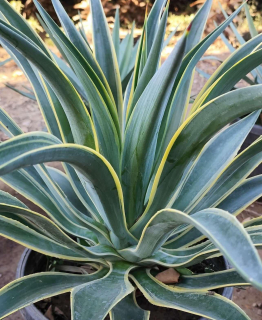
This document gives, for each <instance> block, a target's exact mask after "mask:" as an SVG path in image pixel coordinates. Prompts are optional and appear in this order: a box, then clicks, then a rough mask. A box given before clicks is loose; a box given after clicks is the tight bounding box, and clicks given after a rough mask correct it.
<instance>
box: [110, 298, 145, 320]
mask: <svg viewBox="0 0 262 320" xmlns="http://www.w3.org/2000/svg"><path fill="white" fill-rule="evenodd" d="M127 315H128V319H129V320H137V319H139V320H149V317H150V311H146V310H143V309H141V308H140V307H139V306H138V304H137V302H136V297H135V292H133V293H130V294H129V295H128V296H126V297H125V298H124V299H122V300H121V301H119V302H118V304H117V305H116V306H115V307H114V308H113V309H112V310H111V312H110V317H111V320H123V319H125V318H126V316H127Z"/></svg>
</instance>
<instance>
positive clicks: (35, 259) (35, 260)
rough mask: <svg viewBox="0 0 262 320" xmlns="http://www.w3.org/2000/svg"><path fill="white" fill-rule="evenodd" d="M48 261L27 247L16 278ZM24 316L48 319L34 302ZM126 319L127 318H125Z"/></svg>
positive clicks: (230, 291)
mask: <svg viewBox="0 0 262 320" xmlns="http://www.w3.org/2000/svg"><path fill="white" fill-rule="evenodd" d="M45 263H46V257H45V256H44V255H42V254H40V253H37V252H35V251H31V250H29V249H26V250H25V251H24V253H23V254H22V256H21V259H20V261H19V264H18V267H17V271H16V278H21V277H23V276H26V275H29V274H33V273H36V272H40V271H43V270H42V269H43V265H44V264H45ZM225 267H226V269H229V268H230V266H229V264H228V263H227V261H226V260H225ZM222 295H223V296H224V297H226V298H228V299H230V300H231V299H232V295H233V288H225V289H223V292H222ZM20 312H21V314H22V316H23V318H24V319H25V320H48V319H47V318H46V317H45V316H44V315H43V314H42V313H41V312H40V311H39V310H38V309H37V308H36V307H35V305H34V304H32V305H31V306H28V307H25V308H24V309H22V310H20ZM123 320H126V319H123ZM199 320H207V319H203V318H201V319H199Z"/></svg>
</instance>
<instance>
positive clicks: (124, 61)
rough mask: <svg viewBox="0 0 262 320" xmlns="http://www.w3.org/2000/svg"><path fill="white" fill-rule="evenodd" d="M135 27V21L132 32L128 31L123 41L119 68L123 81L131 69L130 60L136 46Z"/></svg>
mask: <svg viewBox="0 0 262 320" xmlns="http://www.w3.org/2000/svg"><path fill="white" fill-rule="evenodd" d="M134 28H135V24H134V23H133V25H132V29H131V32H130V33H128V34H127V35H126V37H125V39H124V40H123V41H122V42H121V47H120V49H121V51H120V61H119V69H120V76H121V80H122V81H123V80H124V78H125V77H126V75H127V73H128V71H129V65H130V60H131V58H132V49H133V46H134ZM124 44H125V46H124ZM122 47H123V48H122Z"/></svg>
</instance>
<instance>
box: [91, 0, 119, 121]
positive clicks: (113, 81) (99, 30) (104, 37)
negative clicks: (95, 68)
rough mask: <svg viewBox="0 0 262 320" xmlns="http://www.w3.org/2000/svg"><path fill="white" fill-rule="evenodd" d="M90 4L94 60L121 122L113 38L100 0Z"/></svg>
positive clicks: (92, 0) (117, 70)
mask: <svg viewBox="0 0 262 320" xmlns="http://www.w3.org/2000/svg"><path fill="white" fill-rule="evenodd" d="M90 6H91V12H92V22H93V42H94V51H95V56H96V60H97V62H98V64H99V65H100V67H101V69H102V71H103V72H104V74H105V77H106V79H107V81H108V83H109V86H110V88H111V90H112V93H113V96H114V99H115V103H116V106H117V110H118V118H119V122H120V124H121V123H122V114H123V110H122V109H123V98H122V88H121V79H120V72H119V68H118V63H117V57H116V52H115V48H114V44H113V40H112V37H111V34H110V30H109V27H108V24H107V21H106V17H105V14H104V11H103V8H102V4H101V2H100V0H91V1H90Z"/></svg>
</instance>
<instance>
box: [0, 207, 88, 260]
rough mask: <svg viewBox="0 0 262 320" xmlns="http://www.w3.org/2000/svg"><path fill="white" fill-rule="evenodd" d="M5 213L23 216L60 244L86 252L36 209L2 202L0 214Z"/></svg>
mask: <svg viewBox="0 0 262 320" xmlns="http://www.w3.org/2000/svg"><path fill="white" fill-rule="evenodd" d="M2 213H3V214H5V213H12V214H13V215H14V216H18V217H22V218H25V219H26V220H28V221H29V222H31V223H32V224H35V225H36V226H37V227H38V229H39V230H40V231H41V233H42V234H43V235H44V236H45V237H48V238H49V239H51V240H54V241H55V242H58V243H59V244H61V245H63V246H66V247H68V248H70V249H72V250H75V251H76V253H77V252H78V253H82V254H83V253H86V250H85V249H84V248H83V247H81V246H80V245H79V244H77V243H76V242H74V241H73V240H72V239H71V238H70V237H68V236H67V235H66V234H65V233H63V232H62V231H61V230H60V229H59V228H58V227H57V226H56V225H55V224H54V223H53V222H52V221H51V220H49V219H48V218H46V217H44V216H43V215H40V214H38V213H36V212H34V211H31V210H29V209H26V208H21V207H18V206H17V205H15V204H12V205H8V204H5V203H0V215H2Z"/></svg>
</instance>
